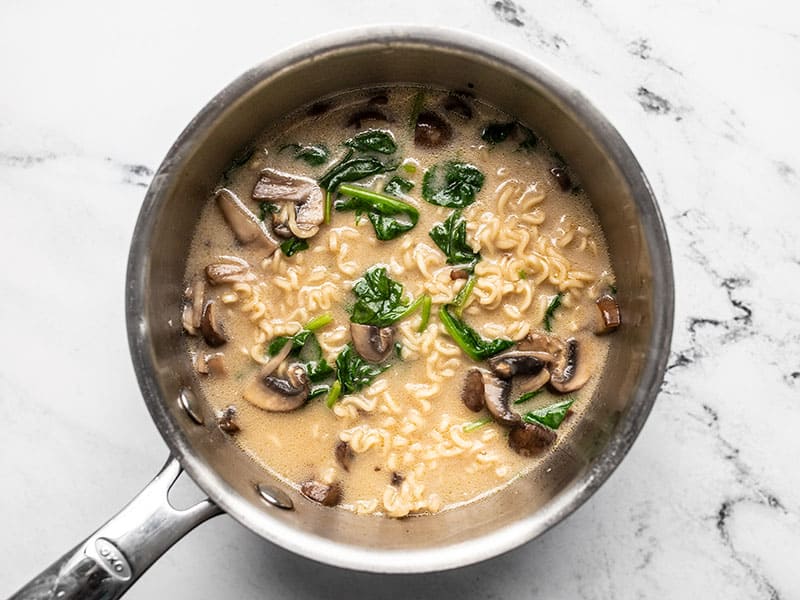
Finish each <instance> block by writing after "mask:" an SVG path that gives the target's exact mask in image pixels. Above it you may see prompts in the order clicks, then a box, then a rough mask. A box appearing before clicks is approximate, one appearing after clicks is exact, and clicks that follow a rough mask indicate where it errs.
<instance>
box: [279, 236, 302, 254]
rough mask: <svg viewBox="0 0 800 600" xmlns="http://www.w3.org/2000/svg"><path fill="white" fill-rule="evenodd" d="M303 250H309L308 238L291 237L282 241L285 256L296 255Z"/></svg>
mask: <svg viewBox="0 0 800 600" xmlns="http://www.w3.org/2000/svg"><path fill="white" fill-rule="evenodd" d="M303 250H308V240H304V239H301V238H296V237H291V238H289V239H288V240H286V241H285V242H282V243H281V252H283V255H284V256H294V255H295V254H297V253H298V252H302V251H303Z"/></svg>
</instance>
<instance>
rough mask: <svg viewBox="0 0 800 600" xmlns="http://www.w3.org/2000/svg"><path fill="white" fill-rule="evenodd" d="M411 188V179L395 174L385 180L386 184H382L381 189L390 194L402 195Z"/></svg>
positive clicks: (412, 186) (412, 183)
mask: <svg viewBox="0 0 800 600" xmlns="http://www.w3.org/2000/svg"><path fill="white" fill-rule="evenodd" d="M413 188H414V182H413V181H409V180H408V179H406V178H404V177H397V176H395V177H392V178H391V179H390V180H389V181H387V182H386V185H384V186H383V191H384V192H385V193H387V194H391V195H392V196H402V195H403V194H407V193H408V192H410V191H411V190H412V189H413Z"/></svg>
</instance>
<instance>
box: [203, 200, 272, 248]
mask: <svg viewBox="0 0 800 600" xmlns="http://www.w3.org/2000/svg"><path fill="white" fill-rule="evenodd" d="M216 197H217V205H218V206H219V208H220V210H221V211H222V215H223V216H224V217H225V221H226V222H227V223H228V225H229V226H230V228H231V230H232V231H233V234H234V235H235V236H236V239H237V240H239V242H240V243H242V244H244V245H249V244H252V245H254V246H256V247H260V248H262V249H263V250H264V251H265V252H266V254H267V256H271V255H272V254H273V253H274V252H275V250H277V249H278V246H279V244H278V241H277V240H276V239H275V238H274V237H272V233H271V232H270V231H269V230H268V229H267V227H266V225H264V223H263V222H262V221H260V220H259V219H258V217H256V216H255V215H254V214H253V213H252V212H251V211H250V209H249V208H247V207H246V206H245V205H244V203H242V201H241V200H239V198H238V197H237V196H236V194H234V193H233V192H232V191H230V190H229V189H227V188H221V189H219V190H218V191H217V196H216Z"/></svg>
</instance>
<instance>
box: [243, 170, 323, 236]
mask: <svg viewBox="0 0 800 600" xmlns="http://www.w3.org/2000/svg"><path fill="white" fill-rule="evenodd" d="M253 200H266V201H268V202H273V203H283V204H284V206H282V207H281V210H280V211H278V212H277V213H276V214H274V215H273V217H272V219H273V226H274V228H275V231H276V232H277V233H279V234H280V235H283V236H284V237H287V234H288V236H291V235H294V236H296V237H299V238H309V237H312V236H314V235H316V234H317V232H318V231H319V225H320V224H321V223H322V221H323V219H324V217H325V209H324V201H323V194H322V188H320V187H319V185H317V182H316V181H314V180H313V179H310V178H308V177H302V176H300V175H292V174H290V173H284V172H283V171H278V170H277V169H264V170H263V171H261V177H260V178H259V180H258V182H257V183H256V185H255V187H254V188H253ZM287 230H288V231H287Z"/></svg>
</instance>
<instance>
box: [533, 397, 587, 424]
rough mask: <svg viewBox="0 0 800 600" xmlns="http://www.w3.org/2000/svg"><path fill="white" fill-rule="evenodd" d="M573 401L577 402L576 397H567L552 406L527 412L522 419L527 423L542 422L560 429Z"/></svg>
mask: <svg viewBox="0 0 800 600" xmlns="http://www.w3.org/2000/svg"><path fill="white" fill-rule="evenodd" d="M573 402H575V398H567V399H566V400H562V401H561V402H556V403H555V404H551V405H550V406H545V407H544V408H539V409H537V410H532V411H531V412H529V413H525V415H524V416H523V417H522V419H523V420H524V421H525V422H527V423H541V424H542V425H545V426H547V427H549V428H550V429H558V426H559V425H561V423H563V422H564V419H565V418H566V416H567V411H568V410H569V407H570V406H572V403H573Z"/></svg>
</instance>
